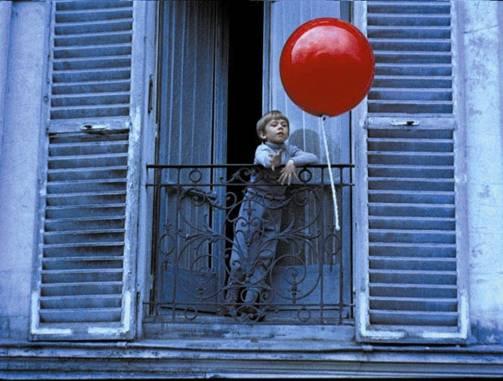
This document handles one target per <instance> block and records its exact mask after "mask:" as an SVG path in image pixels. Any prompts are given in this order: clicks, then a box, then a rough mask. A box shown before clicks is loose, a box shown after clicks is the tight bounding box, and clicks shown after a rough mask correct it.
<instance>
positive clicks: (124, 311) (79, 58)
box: [31, 1, 139, 340]
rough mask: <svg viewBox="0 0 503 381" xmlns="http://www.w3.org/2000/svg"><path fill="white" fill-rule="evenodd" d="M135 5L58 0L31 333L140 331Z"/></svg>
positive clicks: (102, 335) (71, 335) (125, 334)
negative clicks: (137, 327) (136, 249)
mask: <svg viewBox="0 0 503 381" xmlns="http://www.w3.org/2000/svg"><path fill="white" fill-rule="evenodd" d="M133 8H134V9H133ZM136 10H137V6H136V5H135V4H134V2H131V1H55V2H53V3H52V23H51V42H50V49H51V54H50V59H49V65H48V66H49V82H50V89H49V106H48V110H47V112H48V127H47V138H46V145H45V148H44V150H45V152H46V162H45V165H44V166H43V167H44V170H43V173H42V182H41V191H40V195H41V196H40V229H39V231H40V238H39V253H38V258H37V261H36V271H35V274H36V275H35V281H34V291H33V297H32V322H31V335H32V338H33V339H35V340H37V339H64V340H75V339H119V338H130V337H132V336H133V334H134V315H135V313H134V301H135V298H134V292H133V290H134V279H133V274H134V271H133V269H134V256H133V254H134V247H135V240H136V238H135V230H136V222H135V212H134V209H135V207H136V200H137V194H136V193H137V190H138V181H139V180H138V174H137V172H138V171H137V170H135V169H136V168H137V164H136V157H137V148H138V144H137V143H138V142H137V135H138V133H137V132H136V131H138V128H139V126H138V125H137V122H136V120H138V116H139V115H137V113H138V111H137V108H135V107H131V103H132V83H133V77H134V75H135V73H134V71H133V68H134V67H133V66H132V57H133V46H139V45H136V42H134V41H135V40H136V39H137V37H133V14H135V11H136ZM135 113H136V114H135Z"/></svg>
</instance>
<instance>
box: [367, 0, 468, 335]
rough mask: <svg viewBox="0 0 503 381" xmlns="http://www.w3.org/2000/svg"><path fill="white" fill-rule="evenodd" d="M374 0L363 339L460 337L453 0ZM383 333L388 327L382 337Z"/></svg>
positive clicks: (369, 20) (370, 7)
mask: <svg viewBox="0 0 503 381" xmlns="http://www.w3.org/2000/svg"><path fill="white" fill-rule="evenodd" d="M366 5H367V18H366V21H367V35H368V37H369V40H370V42H371V44H372V47H373V49H374V53H375V57H376V76H375V80H374V83H373V86H372V88H371V90H370V93H369V96H368V103H367V111H368V113H369V117H370V118H368V119H367V131H366V132H367V136H366V142H365V143H366V144H365V145H364V149H365V150H366V155H367V161H368V165H367V167H366V176H367V179H366V180H367V184H366V185H367V188H368V207H367V212H368V215H367V217H368V233H366V234H367V237H365V238H368V265H367V266H366V268H367V270H368V274H367V276H368V278H367V282H368V285H367V287H368V294H367V295H366V296H365V298H368V300H366V301H365V304H367V311H366V313H367V314H368V315H367V320H366V322H364V323H363V324H366V327H365V329H366V330H370V331H371V333H365V334H364V333H362V334H361V339H362V338H363V340H365V339H366V340H369V341H373V340H381V341H382V340H384V341H386V340H389V341H398V342H406V341H414V340H415V341H419V342H420V341H431V342H435V341H439V340H443V341H444V342H445V341H449V340H452V341H459V340H460V339H463V335H465V333H463V332H461V326H464V325H465V324H466V323H465V322H461V315H460V309H461V303H466V300H460V293H459V291H458V285H459V274H458V265H457V255H458V253H457V249H458V248H457V245H458V237H457V234H458V233H457V230H456V228H457V227H456V224H457V221H456V217H457V214H456V208H457V207H458V206H457V205H456V202H457V195H456V193H457V191H458V188H457V184H456V176H457V175H456V171H457V167H456V165H455V164H456V163H455V157H456V154H457V152H458V150H459V147H458V146H457V141H456V139H455V130H454V120H455V119H454V117H455V116H454V115H453V65H452V62H451V61H452V59H451V58H452V43H451V17H450V13H451V4H450V2H449V1H438V2H427V1H417V2H406V1H369V2H368V3H367V4H366ZM396 120H398V121H401V120H402V121H406V120H411V121H412V120H413V121H415V124H416V125H415V126H414V127H410V126H407V125H406V124H404V125H403V126H402V125H400V123H395V122H394V121H396ZM360 324H361V323H360ZM360 329H361V328H360ZM379 330H385V331H386V333H384V332H383V333H382V336H380V337H379V338H378V339H377V335H379V334H381V333H379ZM374 333H375V335H376V336H375V337H373V336H372V335H373V334H374ZM402 333H405V334H403V335H402ZM395 334H397V336H394V335H395ZM436 334H438V335H437V336H436Z"/></svg>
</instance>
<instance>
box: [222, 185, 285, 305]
mask: <svg viewBox="0 0 503 381" xmlns="http://www.w3.org/2000/svg"><path fill="white" fill-rule="evenodd" d="M284 204H285V197H281V196H280V197H277V196H274V195H272V194H266V193H263V192H257V191H255V190H253V189H248V190H247V192H246V195H245V197H244V199H243V202H242V204H241V208H240V211H239V215H238V219H237V221H236V223H235V229H234V241H233V245H232V253H231V260H230V274H229V280H228V282H227V284H228V287H239V288H241V287H244V288H245V290H246V294H245V297H244V301H245V303H253V302H255V301H257V299H258V297H260V298H259V299H260V300H261V301H263V300H264V299H268V298H267V295H266V292H267V290H268V287H269V286H268V279H267V278H268V276H269V274H270V273H271V269H272V268H271V267H272V266H273V261H274V258H275V256H276V248H277V246H278V239H279V234H280V229H281V214H282V209H283V207H284Z"/></svg>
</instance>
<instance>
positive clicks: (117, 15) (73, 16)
mask: <svg viewBox="0 0 503 381" xmlns="http://www.w3.org/2000/svg"><path fill="white" fill-rule="evenodd" d="M132 16H133V10H132V9H131V8H130V7H127V8H123V9H121V8H119V9H96V8H95V9H89V10H71V11H59V12H57V13H56V23H58V24H65V23H66V24H68V23H73V22H83V21H92V22H96V21H108V20H116V19H125V18H131V17H132Z"/></svg>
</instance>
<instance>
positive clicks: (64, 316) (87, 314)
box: [40, 307, 121, 323]
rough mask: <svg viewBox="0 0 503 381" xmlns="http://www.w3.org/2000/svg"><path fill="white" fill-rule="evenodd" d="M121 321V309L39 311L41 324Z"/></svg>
mask: <svg viewBox="0 0 503 381" xmlns="http://www.w3.org/2000/svg"><path fill="white" fill-rule="evenodd" d="M120 319H121V308H120V307H119V308H66V309H54V310H52V309H51V310H49V309H41V310H40V321H41V322H42V323H53V322H57V323H66V322H72V323H74V322H81V323H100V322H115V321H118V320H120Z"/></svg>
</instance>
